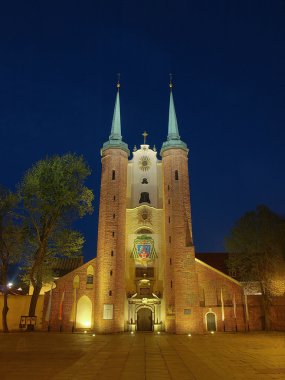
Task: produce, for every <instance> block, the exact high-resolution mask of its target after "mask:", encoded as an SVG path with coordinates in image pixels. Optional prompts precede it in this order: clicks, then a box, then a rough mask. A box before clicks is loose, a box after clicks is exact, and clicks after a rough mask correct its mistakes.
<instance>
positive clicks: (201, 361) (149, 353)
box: [0, 332, 285, 380]
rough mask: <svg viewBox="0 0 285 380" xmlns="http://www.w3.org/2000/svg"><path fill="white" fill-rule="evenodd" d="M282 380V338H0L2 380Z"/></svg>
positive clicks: (32, 335)
mask: <svg viewBox="0 0 285 380" xmlns="http://www.w3.org/2000/svg"><path fill="white" fill-rule="evenodd" d="M132 378H133V379H134V380H142V379H146V380H151V379H153V380H154V379H156V380H160V379H175V380H184V379H185V380H186V379H187V380H188V379H189V380H192V379H201V380H203V379H206V380H210V379H211V380H218V379H219V380H221V379H225V380H233V379H246V380H250V379H259V380H261V379H285V333H268V334H263V333H250V334H214V335H200V336H198V335H196V336H192V337H188V336H178V335H167V334H163V333H161V334H160V335H156V334H152V333H136V334H134V335H131V334H129V333H124V334H114V335H97V336H92V334H64V333H61V334H60V333H41V332H38V333H37V332H35V333H10V334H3V333H1V334H0V379H1V380H14V379H17V380H20V379H22V380H26V379H40V380H47V379H48V380H51V379H52V380H57V379H58V380H67V379H80V380H85V379H96V380H97V379H132Z"/></svg>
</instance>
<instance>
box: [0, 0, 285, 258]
mask: <svg viewBox="0 0 285 380" xmlns="http://www.w3.org/2000/svg"><path fill="white" fill-rule="evenodd" d="M2 3H3V2H2ZM6 3H7V5H6V8H5V6H3V4H2V5H1V10H0V14H1V16H0V152H1V160H0V165H1V169H0V183H3V184H5V185H6V186H9V187H11V188H13V187H14V186H15V184H16V183H17V182H19V180H20V178H21V176H22V175H23V173H24V171H25V170H26V169H28V168H29V167H30V166H31V165H32V164H33V163H34V162H35V161H37V160H39V159H41V158H44V157H45V156H46V155H52V154H55V153H57V154H62V153H65V152H76V153H79V154H83V155H84V156H85V158H86V160H87V161H88V163H89V165H90V166H91V168H92V171H93V172H92V176H91V177H90V179H89V181H88V185H89V186H90V187H91V188H93V189H94V192H95V211H94V214H93V215H92V216H88V217H86V218H85V219H84V220H82V221H81V222H80V223H79V224H78V228H79V229H80V230H81V231H83V232H84V234H85V236H86V245H85V248H84V254H85V258H86V259H90V258H92V257H94V255H95V247H96V240H97V217H98V201H99V186H100V171H101V163H100V147H101V146H102V144H103V142H104V141H106V140H107V139H108V136H109V131H110V127H111V121H112V112H113V107H114V101H115V90H116V89H115V81H116V73H117V72H121V82H122V86H121V111H122V115H121V116H122V133H123V137H124V140H125V141H126V142H127V143H128V144H129V147H130V148H131V149H132V147H133V146H134V144H137V145H138V144H140V143H142V136H141V133H142V132H143V131H144V130H145V129H146V130H147V131H148V132H149V139H148V141H149V143H150V144H151V145H152V144H156V146H157V148H158V149H160V147H161V144H162V142H163V141H164V140H165V138H166V134H167V118H168V103H169V91H168V90H169V89H168V73H169V72H172V73H173V74H174V83H175V88H174V99H175V105H176V112H177V117H178V124H179V129H180V134H181V137H182V139H183V140H184V141H185V142H186V143H187V144H188V146H189V148H190V161H189V170H190V184H191V201H192V217H193V229H194V242H195V245H196V250H197V251H200V252H201V251H219V250H222V249H223V239H224V236H225V235H226V234H227V233H228V231H229V229H230V228H231V226H232V225H233V223H234V221H235V220H236V219H237V218H239V217H240V216H241V215H242V214H243V213H244V212H246V211H248V210H250V209H253V208H255V207H256V205H258V204H261V203H263V204H266V205H268V206H269V207H270V208H272V209H273V210H274V211H275V212H278V213H280V214H282V215H284V214H285V202H284V194H285V175H284V167H285V158H284V157H285V154H284V143H285V111H284V103H285V73H284V68H285V17H284V16H285V2H284V0H279V1H274V0H271V1H262V0H256V1H250V0H238V1H228V0H225V1H219V0H218V1H210V0H209V1H200V0H197V1H191V0H188V1H179V0H177V1H162V0H158V1H155V0H153V1H146V0H144V1H140V2H138V1H135V0H125V1H118V0H117V1H108V0H102V1H96V0H93V1H91V0H90V1H78V2H72V1H68V2H63V1H57V2H52V1H51V2H39V1H33V2H31V1H30V2H29V1H10V2H6Z"/></svg>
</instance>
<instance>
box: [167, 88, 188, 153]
mask: <svg viewBox="0 0 285 380" xmlns="http://www.w3.org/2000/svg"><path fill="white" fill-rule="evenodd" d="M169 87H170V102H169V116H168V135H167V141H165V142H164V143H163V144H162V148H161V152H160V154H162V153H163V152H164V151H165V150H167V149H171V148H180V149H184V150H186V151H188V149H187V145H186V144H185V143H184V142H183V141H182V140H180V136H179V130H178V123H177V118H176V112H175V106H174V100H173V94H172V87H173V84H172V81H170V84H169Z"/></svg>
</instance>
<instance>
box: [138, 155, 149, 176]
mask: <svg viewBox="0 0 285 380" xmlns="http://www.w3.org/2000/svg"><path fill="white" fill-rule="evenodd" d="M150 165H151V161H150V158H149V157H148V156H141V158H140V159H139V168H140V169H141V170H142V171H144V172H146V171H147V170H149V168H150Z"/></svg>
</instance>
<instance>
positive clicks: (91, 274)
mask: <svg viewBox="0 0 285 380" xmlns="http://www.w3.org/2000/svg"><path fill="white" fill-rule="evenodd" d="M93 279H94V268H93V266H92V265H89V266H88V267H87V277H86V288H93Z"/></svg>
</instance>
